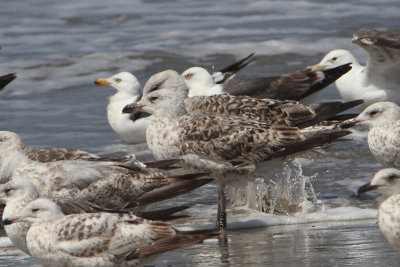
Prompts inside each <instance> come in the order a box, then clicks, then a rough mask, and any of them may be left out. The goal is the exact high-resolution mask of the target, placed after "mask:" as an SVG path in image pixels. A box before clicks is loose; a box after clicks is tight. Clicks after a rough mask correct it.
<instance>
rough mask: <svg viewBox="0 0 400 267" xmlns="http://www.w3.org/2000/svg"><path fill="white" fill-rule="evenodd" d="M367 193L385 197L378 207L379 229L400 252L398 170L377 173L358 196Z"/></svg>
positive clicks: (385, 170)
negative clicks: (373, 192) (375, 192)
mask: <svg viewBox="0 0 400 267" xmlns="http://www.w3.org/2000/svg"><path fill="white" fill-rule="evenodd" d="M368 191H377V192H379V193H380V194H382V195H384V196H385V197H386V199H385V200H384V201H383V202H382V203H381V204H380V205H379V210H378V223H379V228H380V229H381V231H382V233H383V235H384V236H385V237H386V239H387V240H388V241H389V243H390V244H391V245H392V246H393V247H394V248H396V249H397V250H399V251H400V223H399V221H400V170H398V169H395V168H386V169H383V170H380V171H378V172H377V173H376V174H375V176H374V178H373V179H372V180H371V182H369V183H368V184H365V185H363V186H361V187H360V188H359V189H358V194H362V193H365V192H368Z"/></svg>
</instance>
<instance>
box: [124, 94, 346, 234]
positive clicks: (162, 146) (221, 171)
mask: <svg viewBox="0 0 400 267" xmlns="http://www.w3.org/2000/svg"><path fill="white" fill-rule="evenodd" d="M132 108H133V109H134V110H135V111H142V112H143V111H144V112H148V113H151V114H153V116H152V118H151V124H150V126H149V127H148V128H147V133H146V139H147V145H148V146H149V149H150V151H151V152H152V154H153V156H154V157H155V158H156V159H168V158H182V159H184V160H185V163H186V164H187V166H188V168H189V169H191V170H192V171H201V172H211V173H212V174H213V175H214V177H215V178H216V179H217V184H218V192H219V201H218V223H219V224H220V226H221V227H222V228H225V227H226V220H225V218H226V212H225V209H226V199H225V194H224V187H225V185H226V184H228V183H232V182H236V181H242V180H244V179H247V178H249V177H251V176H252V175H255V176H257V175H258V174H257V172H255V170H256V169H257V170H258V171H259V172H261V173H263V172H265V171H266V170H268V168H272V167H273V165H274V163H276V162H277V163H278V165H279V166H280V165H281V161H280V160H277V161H276V162H275V161H271V162H269V164H266V166H267V167H265V166H264V167H265V168H257V166H258V165H260V164H261V163H262V162H264V161H268V160H271V159H274V158H279V157H282V156H286V155H290V154H293V153H295V152H299V151H303V150H307V149H310V148H312V147H315V146H320V145H324V144H327V143H329V142H330V141H332V140H334V139H336V138H338V137H340V136H344V135H346V134H348V133H349V132H346V131H341V130H338V131H336V132H335V131H329V133H327V132H325V131H324V130H321V131H317V130H316V131H305V132H302V130H300V129H299V128H296V127H287V126H273V127H269V125H268V124H266V123H262V122H257V121H250V120H248V121H245V120H240V118H239V117H229V116H227V115H224V114H215V113H214V114H204V113H187V112H186V108H185V102H184V99H183V98H182V95H180V94H178V93H177V92H176V91H173V90H169V89H159V90H156V91H154V92H152V93H150V94H147V95H145V96H143V97H142V99H141V100H140V101H139V102H137V103H136V105H135V106H132Z"/></svg>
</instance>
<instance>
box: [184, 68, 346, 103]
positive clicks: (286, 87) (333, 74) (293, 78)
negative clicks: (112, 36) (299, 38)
mask: <svg viewBox="0 0 400 267" xmlns="http://www.w3.org/2000/svg"><path fill="white" fill-rule="evenodd" d="M350 69H351V67H350V66H349V64H344V65H342V66H337V67H335V68H333V69H329V70H323V71H321V70H318V69H316V68H314V67H307V68H305V69H302V70H299V71H296V72H293V73H291V74H287V75H283V76H280V77H279V76H278V77H258V78H253V79H246V80H239V81H238V80H234V81H230V82H229V83H226V84H218V83H215V81H214V80H213V78H212V76H211V75H210V74H209V72H208V71H207V70H206V69H204V68H201V67H192V68H189V69H187V70H186V71H184V72H183V73H182V77H183V78H184V79H185V82H186V85H187V87H188V89H189V97H191V96H202V95H206V96H210V95H215V94H222V93H228V94H231V95H248V96H252V97H257V98H273V99H280V100H296V101H301V102H304V103H310V102H311V100H312V99H313V98H314V97H315V95H316V93H318V92H319V91H320V90H322V89H323V88H325V87H326V86H328V85H329V84H331V83H332V82H334V81H335V80H336V79H338V78H339V77H340V76H342V75H343V74H344V73H346V72H348V71H349V70H350Z"/></svg>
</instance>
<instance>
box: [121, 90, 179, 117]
mask: <svg viewBox="0 0 400 267" xmlns="http://www.w3.org/2000/svg"><path fill="white" fill-rule="evenodd" d="M122 112H124V113H138V112H146V113H150V114H153V115H155V116H159V117H171V118H173V117H178V116H181V115H184V114H186V109H185V102H184V99H183V98H182V97H181V96H180V95H179V94H178V93H177V92H176V91H173V90H170V89H160V90H156V91H154V92H151V93H149V94H147V95H143V97H142V99H140V101H139V102H137V103H132V104H128V105H126V106H125V107H124V109H123V110H122Z"/></svg>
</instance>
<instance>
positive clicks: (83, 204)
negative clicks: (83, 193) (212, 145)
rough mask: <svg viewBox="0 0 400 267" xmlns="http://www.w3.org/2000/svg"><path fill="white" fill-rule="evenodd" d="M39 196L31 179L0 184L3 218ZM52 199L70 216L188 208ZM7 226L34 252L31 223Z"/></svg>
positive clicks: (167, 213) (155, 214) (156, 214)
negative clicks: (28, 240) (144, 207)
mask: <svg viewBox="0 0 400 267" xmlns="http://www.w3.org/2000/svg"><path fill="white" fill-rule="evenodd" d="M39 197H40V196H39V193H38V191H37V189H36V187H35V186H34V185H33V184H32V183H31V182H30V181H28V180H25V179H15V180H11V181H9V182H7V183H5V184H2V185H0V202H2V203H3V204H5V205H6V206H5V208H4V211H3V216H2V217H3V219H5V218H9V217H15V216H18V215H19V214H20V213H21V211H22V209H23V208H24V207H26V205H28V203H30V202H31V201H33V200H34V199H37V198H39ZM52 200H53V201H54V202H56V203H57V204H58V205H59V206H60V207H61V210H62V211H63V213H64V214H66V215H68V214H75V213H93V212H100V211H108V212H119V213H121V212H135V214H136V215H139V216H141V217H143V218H147V219H157V220H169V219H174V218H180V217H179V216H173V214H174V213H176V212H178V211H181V210H183V209H186V208H187V206H182V207H174V208H172V209H166V210H157V211H150V212H143V211H140V209H138V208H136V209H126V208H125V207H124V208H123V209H116V210H111V209H105V208H102V207H100V206H97V205H95V204H93V203H90V202H87V201H82V200H77V199H66V198H54V197H53V198H52ZM4 229H5V231H6V233H7V236H8V237H9V238H10V239H11V241H12V242H13V244H14V245H15V246H16V247H17V248H19V249H21V250H22V251H24V252H25V253H27V254H30V253H29V250H28V248H27V245H26V233H27V232H28V229H29V224H28V223H25V222H18V223H14V224H12V225H5V226H4Z"/></svg>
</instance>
